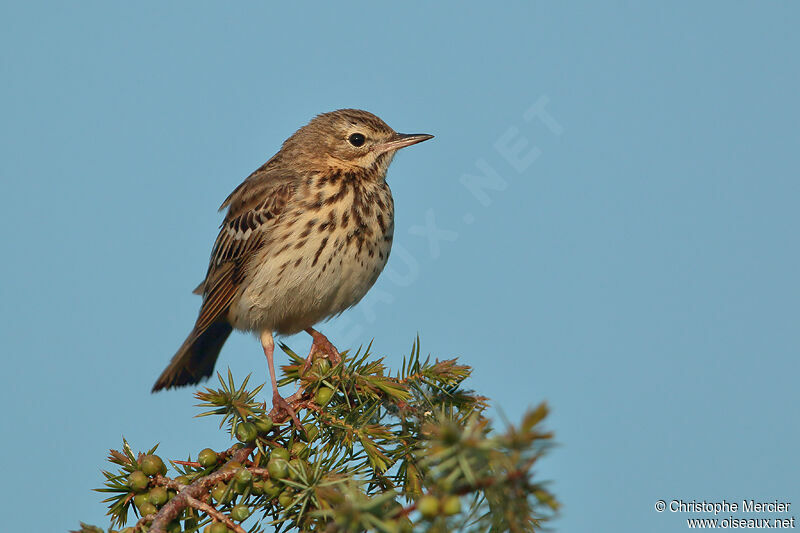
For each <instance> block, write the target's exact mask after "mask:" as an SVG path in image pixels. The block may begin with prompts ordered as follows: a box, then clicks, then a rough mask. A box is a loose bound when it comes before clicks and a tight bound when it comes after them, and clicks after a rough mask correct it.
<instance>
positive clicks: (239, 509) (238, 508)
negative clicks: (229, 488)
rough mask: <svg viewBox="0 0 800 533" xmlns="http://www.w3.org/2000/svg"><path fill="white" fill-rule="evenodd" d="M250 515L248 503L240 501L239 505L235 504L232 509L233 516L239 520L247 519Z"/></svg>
mask: <svg viewBox="0 0 800 533" xmlns="http://www.w3.org/2000/svg"><path fill="white" fill-rule="evenodd" d="M248 516H250V508H249V507H247V506H246V505H243V504H241V503H240V504H239V505H234V506H233V509H231V518H233V519H234V520H236V521H237V522H241V521H242V520H247V517H248Z"/></svg>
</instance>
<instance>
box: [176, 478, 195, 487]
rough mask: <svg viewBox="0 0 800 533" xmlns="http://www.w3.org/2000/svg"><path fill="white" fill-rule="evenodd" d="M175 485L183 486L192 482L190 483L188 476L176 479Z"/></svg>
mask: <svg viewBox="0 0 800 533" xmlns="http://www.w3.org/2000/svg"><path fill="white" fill-rule="evenodd" d="M175 483H180V484H181V485H188V484H190V483H191V481H189V478H188V477H186V476H178V477H176V478H175Z"/></svg>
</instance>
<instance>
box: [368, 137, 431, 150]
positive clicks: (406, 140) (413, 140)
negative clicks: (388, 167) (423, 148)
mask: <svg viewBox="0 0 800 533" xmlns="http://www.w3.org/2000/svg"><path fill="white" fill-rule="evenodd" d="M428 139H433V135H428V134H427V133H395V134H394V137H393V138H392V140H390V141H387V142H385V143H381V144H376V145H375V146H374V147H373V148H372V149H373V150H374V151H375V152H377V153H378V154H382V153H385V152H393V151H395V150H399V149H400V148H405V147H406V146H411V145H412V144H417V143H421V142H422V141H427V140H428Z"/></svg>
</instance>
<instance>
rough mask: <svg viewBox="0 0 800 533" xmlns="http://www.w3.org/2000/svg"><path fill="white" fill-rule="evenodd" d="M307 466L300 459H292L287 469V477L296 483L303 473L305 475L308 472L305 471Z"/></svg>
mask: <svg viewBox="0 0 800 533" xmlns="http://www.w3.org/2000/svg"><path fill="white" fill-rule="evenodd" d="M307 464H308V463H306V462H305V461H303V460H302V459H292V460H291V461H289V466H290V467H291V468H290V469H289V477H290V478H292V479H293V480H295V481H297V480H298V479H300V477H301V476H302V474H303V473H306V474H307V472H308V471H307V470H306V465H307Z"/></svg>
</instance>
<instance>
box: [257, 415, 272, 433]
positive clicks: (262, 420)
mask: <svg viewBox="0 0 800 533" xmlns="http://www.w3.org/2000/svg"><path fill="white" fill-rule="evenodd" d="M255 424H256V429H257V430H258V432H259V433H267V432H269V431H271V430H272V419H271V418H270V417H268V416H262V417H259V418H256V421H255Z"/></svg>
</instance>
